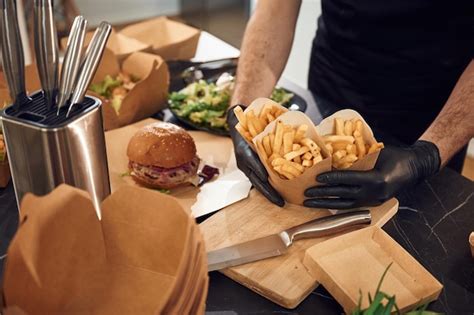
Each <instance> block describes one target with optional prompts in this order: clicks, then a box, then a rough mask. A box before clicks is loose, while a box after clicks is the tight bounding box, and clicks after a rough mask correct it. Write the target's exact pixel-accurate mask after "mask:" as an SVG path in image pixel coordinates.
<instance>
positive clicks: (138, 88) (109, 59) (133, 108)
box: [88, 49, 169, 130]
mask: <svg viewBox="0 0 474 315" xmlns="http://www.w3.org/2000/svg"><path fill="white" fill-rule="evenodd" d="M120 71H123V72H125V73H127V74H130V75H133V76H135V77H137V78H139V79H140V81H138V82H137V83H136V85H135V86H134V88H133V89H132V90H130V91H129V92H128V94H127V95H126V96H125V98H124V99H123V101H122V106H121V107H120V110H119V112H118V113H117V112H116V110H115V109H114V108H113V107H112V105H111V104H110V100H107V99H105V98H104V97H101V96H99V95H97V94H96V93H94V92H92V91H89V92H88V94H90V95H94V96H98V97H99V98H100V99H101V100H102V115H103V119H104V129H105V130H112V129H116V128H119V127H122V126H126V125H129V124H131V123H134V122H137V121H139V120H142V119H144V118H146V117H149V116H152V115H153V114H155V113H157V112H158V111H160V110H162V109H164V108H166V106H167V99H168V88H169V72H168V66H167V65H166V63H165V62H164V60H163V59H162V58H160V57H159V56H156V55H153V54H149V53H144V52H135V53H132V54H131V55H130V56H128V57H127V58H126V59H125V60H123V62H122V64H121V65H120V63H119V61H118V59H117V57H116V56H115V55H114V53H113V52H112V51H111V50H109V49H106V50H105V52H104V55H103V57H102V61H101V63H100V66H99V68H98V69H97V73H96V75H95V76H94V79H93V80H92V83H99V82H101V81H102V80H104V78H105V76H106V75H110V76H112V77H115V76H117V75H118V74H119V73H120Z"/></svg>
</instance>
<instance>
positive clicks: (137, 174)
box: [127, 122, 199, 189]
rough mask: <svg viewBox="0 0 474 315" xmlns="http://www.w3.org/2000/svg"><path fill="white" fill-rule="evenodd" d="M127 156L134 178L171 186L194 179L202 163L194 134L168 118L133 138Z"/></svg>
mask: <svg viewBox="0 0 474 315" xmlns="http://www.w3.org/2000/svg"><path fill="white" fill-rule="evenodd" d="M127 156H128V158H129V163H128V168H129V171H130V175H131V176H132V177H133V179H134V180H135V181H137V182H138V183H140V184H143V185H145V186H148V187H152V188H161V189H170V188H174V187H177V186H180V185H182V184H185V183H188V182H191V181H192V179H194V178H195V177H196V174H197V170H198V166H199V157H198V156H197V155H196V145H195V144H194V140H193V138H192V137H191V136H190V135H189V133H187V132H186V131H185V130H184V129H182V128H180V127H178V126H176V125H173V124H170V123H164V122H157V123H153V124H150V125H147V126H145V127H144V128H143V129H141V130H139V131H138V132H137V133H136V134H135V135H134V136H133V137H132V139H130V142H129V144H128V148H127Z"/></svg>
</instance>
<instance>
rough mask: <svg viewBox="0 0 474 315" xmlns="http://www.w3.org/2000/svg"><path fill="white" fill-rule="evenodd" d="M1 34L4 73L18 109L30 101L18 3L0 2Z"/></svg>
mask: <svg viewBox="0 0 474 315" xmlns="http://www.w3.org/2000/svg"><path fill="white" fill-rule="evenodd" d="M0 9H1V12H0V24H1V25H0V32H1V42H2V43H1V49H2V55H3V58H2V59H3V71H4V73H5V77H6V79H7V82H8V87H9V90H10V97H11V99H12V101H13V103H14V104H15V105H16V107H17V108H18V107H19V106H20V104H21V103H23V102H25V101H27V100H28V97H27V95H26V88H25V57H24V53H23V46H22V42H21V36H20V28H19V25H18V15H17V10H16V2H14V1H10V0H0Z"/></svg>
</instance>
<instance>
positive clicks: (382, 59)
mask: <svg viewBox="0 0 474 315" xmlns="http://www.w3.org/2000/svg"><path fill="white" fill-rule="evenodd" d="M473 57H474V0H455V1H449V2H446V1H444V0H443V1H441V0H401V1H400V0H396V1H395V0H385V1H379V0H322V15H321V17H320V18H319V20H318V30H317V34H316V37H315V39H314V41H313V49H312V54H311V61H310V71H309V77H308V87H309V89H310V90H311V91H312V92H313V94H315V96H316V97H317V98H320V99H324V100H325V102H327V103H330V104H332V105H331V106H332V107H333V108H334V109H335V110H337V109H342V108H353V109H355V110H357V111H358V112H360V113H361V114H362V115H363V116H364V118H365V119H366V120H367V121H368V123H369V124H370V125H371V126H373V127H374V128H375V129H377V130H380V131H381V132H383V133H387V134H390V135H391V136H393V137H395V138H396V139H398V140H399V141H401V142H403V143H407V144H411V143H413V142H414V141H416V140H417V139H418V138H419V137H420V136H421V134H422V133H423V132H424V131H425V130H426V129H427V128H428V126H429V125H430V124H431V122H432V121H433V120H434V119H435V118H436V116H437V115H438V113H439V112H440V110H441V108H442V107H443V105H444V104H445V102H446V100H447V99H448V97H449V95H450V93H451V91H452V89H453V88H454V86H455V84H456V82H457V80H458V78H459V77H460V76H461V74H462V72H463V71H464V69H465V68H466V66H467V65H468V64H469V62H470V61H471V60H472V58H473Z"/></svg>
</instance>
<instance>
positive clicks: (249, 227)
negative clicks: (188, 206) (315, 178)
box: [200, 190, 398, 308]
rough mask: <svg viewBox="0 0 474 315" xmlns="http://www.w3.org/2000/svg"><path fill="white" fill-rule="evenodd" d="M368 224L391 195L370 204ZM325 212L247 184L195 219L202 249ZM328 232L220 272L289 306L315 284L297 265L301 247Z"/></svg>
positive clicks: (389, 208)
mask: <svg viewBox="0 0 474 315" xmlns="http://www.w3.org/2000/svg"><path fill="white" fill-rule="evenodd" d="M370 210H371V214H372V225H377V226H382V225H384V224H385V223H386V222H387V221H388V220H390V218H391V217H392V216H393V215H394V214H395V213H396V212H397V210H398V201H397V200H396V199H391V200H389V201H387V202H385V203H384V204H382V205H380V206H378V207H372V208H370ZM327 215H329V211H328V210H324V209H320V210H315V209H309V208H305V207H301V206H295V205H290V204H287V205H286V206H285V207H283V208H280V207H278V206H275V205H273V204H272V203H270V202H268V201H267V200H266V199H265V197H263V196H262V195H261V194H260V193H258V192H256V191H255V190H252V191H251V192H250V196H249V198H247V199H245V200H242V201H239V202H237V203H235V204H233V205H231V206H229V207H227V208H225V209H223V210H221V211H219V212H218V213H216V214H215V215H213V216H212V217H210V218H209V219H207V220H206V221H204V222H203V223H201V224H200V228H201V231H202V233H203V235H204V241H205V243H206V250H207V252H209V251H211V250H215V249H219V248H223V247H227V246H231V245H235V244H239V243H243V242H246V241H250V240H253V239H256V238H260V237H264V236H268V235H271V234H275V233H278V232H281V231H283V230H285V229H288V228H290V227H293V226H296V225H299V224H302V223H305V222H309V221H311V220H314V219H316V218H320V217H323V216H327ZM326 239H328V237H323V238H316V239H304V240H300V241H297V242H295V243H294V244H293V246H291V248H289V250H288V253H287V254H285V255H282V256H278V257H273V258H268V259H265V260H261V261H256V262H253V263H249V264H245V265H242V266H237V267H232V268H228V269H224V270H221V271H220V272H222V273H223V274H225V275H226V276H228V277H229V278H231V279H233V280H234V281H237V282H239V283H240V284H242V285H244V286H246V287H248V288H250V289H251V290H253V291H255V292H257V293H258V294H260V295H262V296H264V297H265V298H267V299H269V300H271V301H273V302H275V303H277V304H279V305H281V306H283V307H286V308H295V307H296V306H298V304H299V303H300V302H301V301H303V300H304V298H306V297H307V296H308V295H309V294H310V293H311V292H312V291H313V290H314V289H315V288H316V287H317V286H318V282H317V281H316V280H315V279H314V278H313V277H311V275H310V274H309V273H308V271H307V270H306V268H305V267H304V265H303V258H304V254H305V251H306V249H308V248H309V247H311V246H313V245H316V244H318V243H320V242H322V241H324V240H326Z"/></svg>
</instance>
